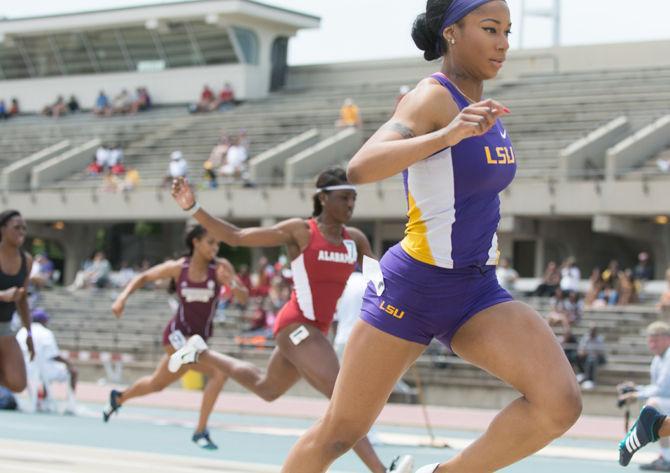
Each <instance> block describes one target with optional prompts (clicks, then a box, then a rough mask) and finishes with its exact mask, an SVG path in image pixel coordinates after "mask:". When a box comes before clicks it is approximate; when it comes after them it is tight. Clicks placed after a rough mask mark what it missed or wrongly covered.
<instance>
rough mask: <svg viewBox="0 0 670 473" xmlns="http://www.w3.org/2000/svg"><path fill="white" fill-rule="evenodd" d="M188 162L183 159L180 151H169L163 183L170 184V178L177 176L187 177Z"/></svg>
mask: <svg viewBox="0 0 670 473" xmlns="http://www.w3.org/2000/svg"><path fill="white" fill-rule="evenodd" d="M187 175H188V162H187V161H186V159H184V155H183V154H182V152H181V151H179V150H178V149H177V150H174V151H173V152H172V153H170V165H169V166H168V174H167V176H165V182H164V184H165V185H168V186H171V185H172V180H173V179H176V178H178V177H187Z"/></svg>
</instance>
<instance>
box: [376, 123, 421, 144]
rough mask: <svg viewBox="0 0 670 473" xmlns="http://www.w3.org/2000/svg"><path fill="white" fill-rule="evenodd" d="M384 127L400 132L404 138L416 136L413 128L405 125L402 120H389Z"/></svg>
mask: <svg viewBox="0 0 670 473" xmlns="http://www.w3.org/2000/svg"><path fill="white" fill-rule="evenodd" d="M384 129H385V130H388V131H393V132H395V133H398V134H399V135H400V136H402V137H403V139H406V140H407V139H409V138H414V137H415V136H416V135H415V134H414V132H413V131H412V129H411V128H409V127H408V126H405V125H403V124H402V123H400V122H389V123H387V124H386V125H384Z"/></svg>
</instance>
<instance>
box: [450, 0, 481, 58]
mask: <svg viewBox="0 0 670 473" xmlns="http://www.w3.org/2000/svg"><path fill="white" fill-rule="evenodd" d="M490 1H492V0H454V1H453V2H451V5H450V6H449V8H448V9H447V11H446V12H445V13H444V20H443V21H442V27H441V28H440V32H439V35H440V37H439V39H438V40H437V51H438V52H439V53H440V54H442V52H443V51H442V41H443V39H442V33H443V32H444V30H445V28H447V27H448V26H451V25H453V24H454V23H456V22H457V21H459V20H461V19H463V18H465V16H466V15H467V14H468V13H470V12H471V11H472V10H475V9H477V8H479V7H481V6H482V5H484V4H485V3H488V2H490Z"/></svg>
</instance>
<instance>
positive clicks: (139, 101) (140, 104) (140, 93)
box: [130, 87, 151, 115]
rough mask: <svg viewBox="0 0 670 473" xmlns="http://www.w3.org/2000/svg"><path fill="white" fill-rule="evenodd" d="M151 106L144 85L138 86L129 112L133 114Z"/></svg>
mask: <svg viewBox="0 0 670 473" xmlns="http://www.w3.org/2000/svg"><path fill="white" fill-rule="evenodd" d="M150 108H151V97H150V96H149V91H148V90H147V88H146V87H138V88H137V90H136V93H135V98H134V100H133V101H132V103H131V104H130V113H132V114H133V115H134V114H136V113H137V112H138V111H139V112H143V111H145V110H149V109H150Z"/></svg>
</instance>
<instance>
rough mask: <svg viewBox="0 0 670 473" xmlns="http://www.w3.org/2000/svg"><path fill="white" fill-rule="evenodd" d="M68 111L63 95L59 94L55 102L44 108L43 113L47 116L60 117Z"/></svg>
mask: <svg viewBox="0 0 670 473" xmlns="http://www.w3.org/2000/svg"><path fill="white" fill-rule="evenodd" d="M66 113H67V104H66V103H65V99H64V98H63V96H62V95H59V96H58V97H57V98H56V101H55V102H54V103H53V104H51V105H47V106H45V107H44V108H43V109H42V115H44V116H46V117H54V118H58V117H60V116H61V115H65V114H66Z"/></svg>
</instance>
